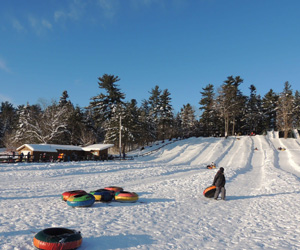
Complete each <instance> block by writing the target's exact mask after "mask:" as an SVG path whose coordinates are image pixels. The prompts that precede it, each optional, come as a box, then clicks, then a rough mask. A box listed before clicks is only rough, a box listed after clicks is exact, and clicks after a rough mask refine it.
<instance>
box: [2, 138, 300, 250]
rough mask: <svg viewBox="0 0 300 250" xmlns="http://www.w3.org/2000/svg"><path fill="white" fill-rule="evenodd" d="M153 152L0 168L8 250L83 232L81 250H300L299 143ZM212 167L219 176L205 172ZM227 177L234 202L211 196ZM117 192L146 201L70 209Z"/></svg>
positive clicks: (218, 142) (181, 146) (223, 142)
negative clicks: (73, 198)
mask: <svg viewBox="0 0 300 250" xmlns="http://www.w3.org/2000/svg"><path fill="white" fill-rule="evenodd" d="M160 146H162V145H159V146H157V147H160ZM279 147H283V148H286V150H285V151H279V150H278V148H279ZM255 148H257V149H258V150H255ZM149 149H151V150H153V149H154V147H152V148H149ZM149 149H145V150H149ZM144 152H145V151H137V152H133V153H132V155H140V156H139V157H134V160H128V161H109V162H69V163H18V164H1V165H0V178H1V194H0V209H1V210H0V213H1V216H0V249H2V250H11V249H14V250H28V249H34V247H33V244H32V240H33V237H34V235H35V234H36V233H37V232H39V231H40V230H43V229H45V228H48V227H66V228H70V229H75V230H78V231H80V232H81V233H82V237H83V242H82V245H81V247H80V248H79V249H80V250H81V249H88V250H94V249H95V250H97V249H99V250H100V249H106V250H108V249H155V250H156V249H157V250H165V249H197V250H198V249H220V250H223V249H236V250H240V249H247V250H248V249H264V250H265V249H289V250H290V249H300V227H299V221H300V179H299V177H300V141H299V139H283V138H277V136H274V137H268V136H251V137H247V136H245V137H239V138H236V137H228V138H227V139H224V138H190V139H186V140H180V141H174V142H171V143H169V144H168V145H165V146H164V147H161V148H160V149H159V150H157V151H154V152H152V153H151V154H149V155H147V156H141V155H142V153H144ZM211 162H215V163H216V164H217V169H206V165H207V164H209V163H211ZM219 167H224V168H225V176H226V179H227V183H226V189H227V200H226V201H222V200H218V201H215V200H213V199H208V198H205V197H204V196H203V194H202V193H203V190H204V189H205V188H206V187H207V186H209V185H211V184H212V181H213V177H214V175H215V174H216V172H217V170H218V168H219ZM110 185H114V186H120V187H123V188H124V190H126V191H131V192H136V193H137V194H138V195H139V197H140V198H139V200H138V201H137V202H135V203H119V202H110V203H99V202H98V203H95V204H94V205H93V206H91V207H87V208H71V207H69V206H68V205H67V203H66V202H64V201H62V200H61V194H62V193H63V192H65V191H69V190H75V189H83V190H85V191H87V192H89V191H91V190H95V189H100V188H104V187H106V186H110Z"/></svg>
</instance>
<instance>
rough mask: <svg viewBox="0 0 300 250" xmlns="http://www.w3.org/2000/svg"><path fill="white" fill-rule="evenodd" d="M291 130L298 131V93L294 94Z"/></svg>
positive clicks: (299, 114)
mask: <svg viewBox="0 0 300 250" xmlns="http://www.w3.org/2000/svg"><path fill="white" fill-rule="evenodd" d="M293 128H295V129H298V130H300V93H299V91H298V90H296V92H295V99H294V119H293Z"/></svg>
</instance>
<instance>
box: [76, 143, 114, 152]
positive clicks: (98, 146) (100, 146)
mask: <svg viewBox="0 0 300 250" xmlns="http://www.w3.org/2000/svg"><path fill="white" fill-rule="evenodd" d="M113 146H114V144H93V145H89V146H86V147H83V148H82V149H83V150H84V151H91V150H103V149H107V148H111V147H113Z"/></svg>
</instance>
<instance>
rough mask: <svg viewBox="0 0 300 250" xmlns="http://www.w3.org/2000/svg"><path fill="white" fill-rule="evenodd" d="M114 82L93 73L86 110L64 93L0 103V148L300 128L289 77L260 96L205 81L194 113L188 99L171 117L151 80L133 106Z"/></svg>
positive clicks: (139, 142) (299, 101)
mask: <svg viewBox="0 0 300 250" xmlns="http://www.w3.org/2000/svg"><path fill="white" fill-rule="evenodd" d="M119 81H120V78H119V77H118V76H115V75H109V74H104V75H103V76H101V77H99V78H98V85H99V88H100V94H99V95H97V96H93V97H91V98H90V103H89V105H88V106H87V107H78V106H74V105H73V104H72V102H71V100H70V98H69V95H68V92H67V90H65V91H63V93H62V95H61V97H60V99H59V101H53V102H52V103H51V104H49V105H41V104H33V105H29V104H26V105H25V104H24V105H20V106H18V107H14V106H13V104H11V103H9V102H2V103H1V106H0V147H6V148H9V149H13V148H16V147H19V146H20V145H22V144H24V143H27V144H30V143H32V144H35V143H37V144H39V143H46V144H64V145H82V146H85V145H90V144H93V143H113V144H115V146H116V147H120V146H121V148H122V152H126V151H129V150H132V149H134V148H137V147H142V146H144V145H148V144H149V143H152V142H155V141H158V140H169V139H171V138H188V137H193V136H195V137H199V136H204V137H207V136H225V137H227V136H231V135H249V134H251V133H252V134H253V133H254V134H264V133H266V132H267V131H269V130H276V131H280V136H281V137H284V138H288V137H291V136H292V135H291V131H292V129H299V128H300V96H299V91H298V90H296V91H295V92H293V90H292V87H291V85H290V84H289V82H285V83H284V84H283V90H282V92H281V93H275V92H274V91H273V90H272V89H270V90H269V92H267V93H266V94H265V95H264V96H260V95H259V94H257V92H256V87H255V86H254V85H251V86H250V87H249V89H250V95H249V96H245V95H243V94H242V92H241V90H240V84H241V83H243V79H242V78H241V77H240V76H235V77H234V76H228V77H227V79H226V80H224V82H223V83H222V85H221V86H220V87H219V88H218V89H215V86H214V85H212V84H208V85H207V86H205V87H204V88H202V90H199V103H198V105H199V107H197V108H199V110H200V116H199V117H197V116H196V110H195V107H194V106H192V105H191V104H190V103H187V104H184V105H183V107H182V108H181V109H180V111H179V112H178V113H176V114H175V113H174V110H173V107H172V104H171V100H172V98H171V93H170V92H169V91H168V89H163V90H162V89H160V87H159V86H157V85H156V86H155V87H154V88H153V89H151V90H150V91H149V98H148V99H145V100H143V101H142V103H141V104H140V105H138V103H137V101H136V100H135V99H132V100H125V93H123V92H122V91H121V89H120V88H119V85H118V82H119ZM120 141H121V144H122V145H119V142H120Z"/></svg>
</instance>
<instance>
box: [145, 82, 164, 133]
mask: <svg viewBox="0 0 300 250" xmlns="http://www.w3.org/2000/svg"><path fill="white" fill-rule="evenodd" d="M149 93H150V94H151V95H150V97H149V101H148V103H149V105H150V112H149V114H150V116H151V117H152V120H153V121H154V123H155V127H156V129H157V128H158V124H159V118H160V95H161V90H160V89H159V86H157V85H156V86H155V87H154V89H151V91H150V92H149ZM156 137H157V135H156Z"/></svg>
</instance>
